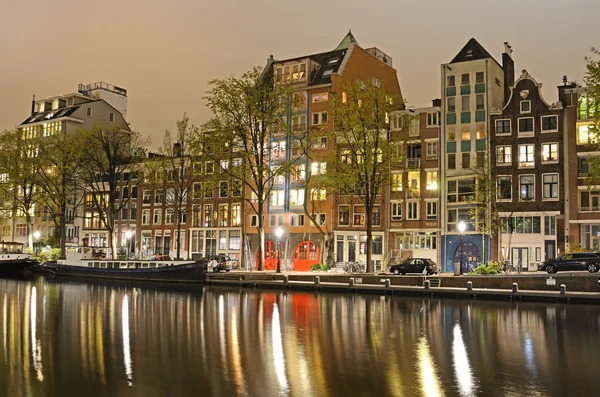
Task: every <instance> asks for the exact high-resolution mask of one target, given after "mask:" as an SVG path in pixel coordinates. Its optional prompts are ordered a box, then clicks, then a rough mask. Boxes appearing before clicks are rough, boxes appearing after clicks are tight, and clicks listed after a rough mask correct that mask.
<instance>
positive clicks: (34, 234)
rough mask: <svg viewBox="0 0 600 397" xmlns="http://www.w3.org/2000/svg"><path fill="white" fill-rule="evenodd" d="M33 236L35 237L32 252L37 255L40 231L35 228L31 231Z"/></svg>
mask: <svg viewBox="0 0 600 397" xmlns="http://www.w3.org/2000/svg"><path fill="white" fill-rule="evenodd" d="M33 238H34V239H35V242H34V243H33V254H34V255H35V256H37V254H38V249H39V245H40V232H38V231H37V230H36V231H35V232H33Z"/></svg>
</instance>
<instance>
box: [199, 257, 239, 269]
mask: <svg viewBox="0 0 600 397" xmlns="http://www.w3.org/2000/svg"><path fill="white" fill-rule="evenodd" d="M202 261H203V263H204V271H206V272H220V271H221V270H225V271H226V272H228V271H230V270H231V269H232V268H233V264H232V261H231V258H229V257H228V256H227V255H224V254H218V255H211V256H209V257H207V258H204V259H202Z"/></svg>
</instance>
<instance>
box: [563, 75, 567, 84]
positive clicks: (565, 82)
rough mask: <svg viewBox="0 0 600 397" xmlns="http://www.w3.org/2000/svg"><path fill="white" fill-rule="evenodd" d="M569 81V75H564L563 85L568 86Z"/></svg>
mask: <svg viewBox="0 0 600 397" xmlns="http://www.w3.org/2000/svg"><path fill="white" fill-rule="evenodd" d="M567 82H568V80H567V75H566V74H565V75H564V76H563V85H564V86H565V87H566V86H567Z"/></svg>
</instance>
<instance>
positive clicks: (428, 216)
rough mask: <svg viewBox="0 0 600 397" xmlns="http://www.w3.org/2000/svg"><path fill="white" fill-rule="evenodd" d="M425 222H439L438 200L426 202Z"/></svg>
mask: <svg viewBox="0 0 600 397" xmlns="http://www.w3.org/2000/svg"><path fill="white" fill-rule="evenodd" d="M425 208H426V213H425V220H428V221H435V220H437V216H438V215H437V214H438V201H437V200H425ZM432 210H435V211H432Z"/></svg>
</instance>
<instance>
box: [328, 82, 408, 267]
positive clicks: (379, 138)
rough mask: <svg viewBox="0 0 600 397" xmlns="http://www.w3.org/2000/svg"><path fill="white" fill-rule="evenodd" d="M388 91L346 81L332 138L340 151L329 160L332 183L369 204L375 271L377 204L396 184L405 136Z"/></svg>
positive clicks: (368, 244) (367, 221)
mask: <svg viewBox="0 0 600 397" xmlns="http://www.w3.org/2000/svg"><path fill="white" fill-rule="evenodd" d="M392 103H393V101H392V100H391V99H390V97H389V96H388V95H387V94H386V92H385V90H384V89H383V87H382V88H378V87H376V86H374V85H370V84H366V85H365V84H363V83H361V82H360V81H359V82H357V83H354V84H349V83H348V84H345V86H344V88H343V94H342V96H341V97H339V98H338V97H335V98H334V99H333V103H332V107H333V114H334V126H335V130H334V131H333V132H331V134H330V136H331V139H330V141H331V142H335V144H336V151H335V153H334V155H333V156H331V157H330V158H329V160H328V162H327V175H328V180H329V182H330V184H331V186H332V187H333V188H334V189H335V190H336V191H338V192H345V193H346V194H350V195H351V196H352V197H354V198H356V199H358V200H359V201H360V202H362V203H363V204H364V205H365V226H366V232H367V242H366V256H367V272H373V264H372V262H371V256H372V240H373V236H372V229H373V209H374V207H375V204H376V203H377V196H378V195H380V194H381V193H382V192H383V189H384V188H385V187H387V186H389V185H390V182H391V172H390V171H391V168H392V166H394V164H398V163H399V160H400V159H401V153H400V150H399V143H400V142H399V140H397V138H399V136H393V135H392V134H391V131H390V128H389V115H390V114H391V112H392V111H394V110H396V109H397V107H395V106H394V105H393V104H392Z"/></svg>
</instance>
